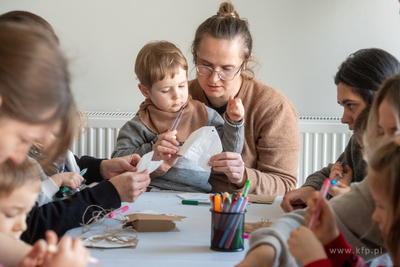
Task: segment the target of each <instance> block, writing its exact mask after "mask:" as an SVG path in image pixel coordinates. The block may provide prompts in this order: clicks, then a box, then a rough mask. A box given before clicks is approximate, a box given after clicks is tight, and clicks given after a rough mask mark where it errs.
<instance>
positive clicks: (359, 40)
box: [0, 0, 400, 116]
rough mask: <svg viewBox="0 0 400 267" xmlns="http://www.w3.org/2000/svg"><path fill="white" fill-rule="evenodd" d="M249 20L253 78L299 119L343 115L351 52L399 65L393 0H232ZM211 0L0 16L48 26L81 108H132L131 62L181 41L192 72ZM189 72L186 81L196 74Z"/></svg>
mask: <svg viewBox="0 0 400 267" xmlns="http://www.w3.org/2000/svg"><path fill="white" fill-rule="evenodd" d="M233 3H234V5H235V7H236V9H237V11H238V13H239V15H240V16H241V17H242V18H247V19H248V21H249V23H250V26H251V27H250V29H251V32H252V34H253V37H254V56H255V58H256V59H257V60H258V61H259V62H260V63H261V65H260V69H259V72H258V75H257V77H258V79H260V80H261V81H263V82H265V83H268V84H270V85H272V86H274V87H276V88H278V89H280V90H281V91H282V92H284V93H285V94H286V96H287V97H288V98H289V99H291V101H292V102H293V104H294V106H295V107H296V109H297V111H298V114H299V115H325V116H341V111H342V110H341V108H340V107H339V105H338V104H337V102H336V87H335V85H334V83H333V76H334V75H335V73H336V71H337V68H338V66H339V64H340V63H341V62H342V61H343V60H344V59H345V58H346V56H348V55H349V54H350V53H352V52H354V51H356V50H358V49H360V48H369V47H379V48H382V49H385V50H387V51H388V52H390V53H392V54H393V55H395V56H396V57H397V58H399V59H400V48H399V45H400V21H399V20H400V15H399V3H398V2H397V1H396V0H334V1H328V0H246V1H243V0H242V1H240V0H233ZM219 4H220V1H215V0H201V1H200V0H168V1H167V0H146V1H143V0H142V1H139V0H64V1H61V0H59V1H54V0H8V1H7V0H0V13H4V12H8V11H11V10H27V11H31V12H33V13H36V14H38V15H40V16H42V17H43V18H45V19H46V20H47V21H49V22H50V24H52V25H53V27H54V29H55V30H56V33H57V34H58V36H59V38H60V40H61V46H62V48H63V50H64V51H65V52H66V53H67V55H68V57H69V58H70V60H71V72H72V75H73V91H74V93H75V96H76V100H77V103H78V107H79V108H80V109H82V110H97V111H136V110H137V109H138V106H139V104H140V102H141V101H143V99H144V98H143V96H142V95H141V94H140V92H139V90H138V89H137V81H136V80H135V76H134V73H133V64H134V60H135V58H136V55H137V53H138V51H139V50H140V48H141V47H142V46H143V45H144V44H145V43H147V42H148V41H150V40H160V39H165V40H168V41H171V42H173V43H175V44H177V45H178V46H179V47H180V48H181V50H182V51H183V52H184V53H185V55H186V57H187V59H188V61H189V62H190V69H192V68H193V64H192V63H191V62H192V57H191V54H190V45H191V42H192V39H193V36H194V33H195V30H196V28H197V26H198V25H199V24H200V23H201V22H202V21H204V20H205V19H206V18H208V17H209V16H211V15H214V14H215V13H216V11H217V9H218V7H219ZM194 75H195V71H191V73H190V77H192V78H193V77H194Z"/></svg>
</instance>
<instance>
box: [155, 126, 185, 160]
mask: <svg viewBox="0 0 400 267" xmlns="http://www.w3.org/2000/svg"><path fill="white" fill-rule="evenodd" d="M176 133H177V131H176V130H174V131H170V130H168V131H167V132H165V133H163V134H160V135H159V136H158V141H157V142H156V143H155V144H154V145H153V151H154V155H153V159H152V160H154V161H157V160H169V159H171V158H172V160H171V163H173V164H175V163H174V162H176V160H177V158H173V157H172V156H173V155H175V154H176V153H177V152H178V151H179V148H178V145H179V142H178V141H177V140H176Z"/></svg>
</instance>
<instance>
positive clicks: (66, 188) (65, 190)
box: [60, 168, 87, 194]
mask: <svg viewBox="0 0 400 267" xmlns="http://www.w3.org/2000/svg"><path fill="white" fill-rule="evenodd" d="M86 172H87V168H85V169H83V170H82V171H81V172H80V173H79V175H80V176H83V175H85V173H86ZM85 182H86V180H83V182H82V184H84V183H85ZM82 184H81V185H82ZM68 189H69V187H68V186H65V187H63V188H61V189H60V192H61V193H62V194H64V193H66V192H67V191H68Z"/></svg>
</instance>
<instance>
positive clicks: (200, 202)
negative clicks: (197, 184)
mask: <svg viewBox="0 0 400 267" xmlns="http://www.w3.org/2000/svg"><path fill="white" fill-rule="evenodd" d="M182 204H186V205H200V204H205V205H209V204H210V202H208V201H198V200H182Z"/></svg>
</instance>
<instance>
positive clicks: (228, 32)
mask: <svg viewBox="0 0 400 267" xmlns="http://www.w3.org/2000/svg"><path fill="white" fill-rule="evenodd" d="M249 28H250V26H249V23H248V22H247V20H246V19H241V18H240V17H239V14H238V13H237V12H236V10H235V7H234V6H233V4H232V3H231V1H227V2H223V3H222V4H221V5H220V6H219V10H218V12H217V15H214V16H212V17H210V18H208V19H206V20H205V21H204V22H203V23H202V24H200V26H199V27H198V28H197V30H196V34H195V37H194V40H193V44H192V55H193V61H194V64H197V51H198V49H199V46H200V43H201V40H202V39H203V37H204V36H207V35H209V36H211V37H213V38H216V39H226V40H232V39H234V38H236V37H238V36H239V37H241V38H242V41H243V49H242V57H243V58H242V59H243V61H244V62H248V61H249V60H250V57H251V54H252V49H253V37H252V36H251V33H250V30H249ZM242 73H243V77H244V78H246V79H253V78H254V76H255V73H254V70H253V67H249V66H247V67H246V68H245V69H244V70H243V71H242Z"/></svg>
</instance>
